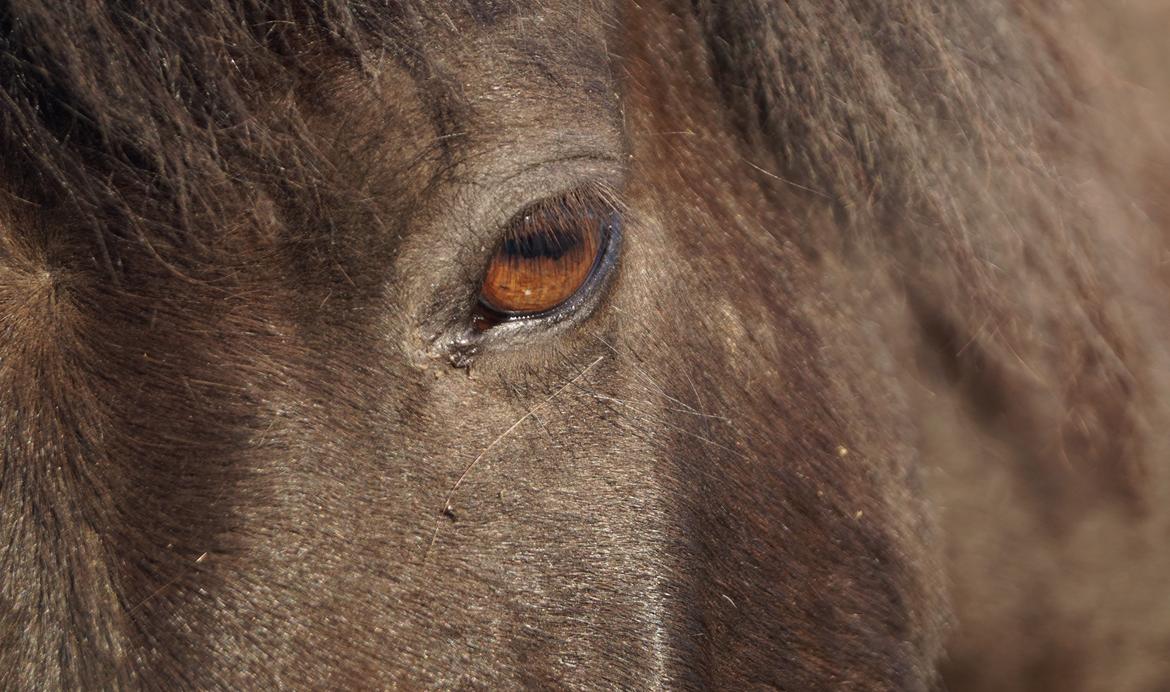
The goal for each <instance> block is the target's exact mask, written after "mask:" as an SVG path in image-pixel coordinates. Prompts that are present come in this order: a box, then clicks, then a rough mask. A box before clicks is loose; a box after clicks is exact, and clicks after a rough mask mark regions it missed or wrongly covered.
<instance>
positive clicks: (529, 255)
mask: <svg viewBox="0 0 1170 692" xmlns="http://www.w3.org/2000/svg"><path fill="white" fill-rule="evenodd" d="M582 242H583V241H582V238H581V234H580V233H579V232H576V231H569V230H565V229H563V228H551V229H547V228H542V229H538V230H534V231H532V232H529V233H525V234H524V235H521V236H513V237H511V238H508V239H506V240H505V241H504V246H503V248H502V249H503V253H504V254H505V255H507V256H509V257H518V258H523V259H529V260H530V259H538V258H541V257H547V258H549V259H554V260H556V259H560V258H561V257H562V256H564V255H566V254H568V253H569V252H572V251H573V250H574V249H576V248H578V247H580V246H581V245H582Z"/></svg>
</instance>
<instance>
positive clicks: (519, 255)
mask: <svg viewBox="0 0 1170 692" xmlns="http://www.w3.org/2000/svg"><path fill="white" fill-rule="evenodd" d="M605 233H606V227H605V223H604V221H603V219H602V218H601V216H599V215H598V214H597V213H596V212H595V211H594V210H592V209H590V208H589V206H588V205H586V204H584V203H582V200H579V199H562V200H558V201H556V202H551V203H545V204H540V205H537V206H535V207H533V208H531V209H529V210H527V211H526V212H524V214H522V215H521V216H520V217H519V218H518V219H517V220H516V221H514V222H513V224H512V227H511V228H510V229H509V230H508V233H507V235H506V236H505V238H504V241H503V242H502V243H500V245H499V247H497V248H496V252H495V254H494V255H493V256H492V259H491V263H490V264H489V265H488V269H487V273H486V274H485V276H484V279H483V287H482V289H481V291H480V301H481V302H482V303H483V305H484V306H485V307H487V308H488V309H489V310H492V311H495V312H497V313H500V314H501V315H508V316H515V315H535V314H539V313H542V312H547V311H549V310H552V309H553V308H555V307H557V306H558V305H560V304H562V303H564V302H565V301H567V300H568V299H569V298H571V297H573V294H575V293H576V292H577V291H578V290H579V289H580V288H581V286H582V285H584V283H585V282H586V281H587V280H588V279H589V275H590V274H591V273H592V272H593V268H594V266H595V265H596V264H597V261H598V258H599V256H600V255H601V253H602V250H603V245H604V242H605Z"/></svg>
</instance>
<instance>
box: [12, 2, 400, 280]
mask: <svg viewBox="0 0 1170 692" xmlns="http://www.w3.org/2000/svg"><path fill="white" fill-rule="evenodd" d="M373 12H374V10H373V9H372V8H350V7H349V6H348V3H340V2H325V3H313V4H312V7H311V8H310V7H309V6H308V5H304V4H303V3H291V2H268V1H264V0H256V1H244V2H228V1H225V0H210V1H209V2H200V3H173V2H157V3H156V2H148V3H138V2H114V3H96V4H95V3H81V4H77V3H70V4H65V5H62V4H60V3H56V2H47V1H46V2H39V1H36V0H33V1H28V2H25V1H22V0H15V1H13V2H9V3H5V4H4V5H3V7H0V132H2V133H3V139H0V152H3V156H4V160H5V162H6V164H5V171H4V172H5V173H7V174H8V175H7V180H8V181H15V188H16V189H15V190H14V194H16V195H17V196H18V197H19V198H21V199H24V200H30V201H33V202H34V203H37V204H50V205H56V206H63V207H64V208H65V209H67V210H68V211H69V212H70V213H71V214H72V216H73V217H74V219H75V223H74V224H73V225H74V226H76V227H84V228H87V230H89V231H91V232H92V233H93V234H94V239H95V240H96V241H97V244H98V246H99V247H100V249H101V254H102V259H103V261H104V262H105V264H106V265H107V267H106V268H107V270H109V271H110V272H111V273H113V274H115V276H116V275H117V274H118V273H119V272H118V271H117V270H116V267H115V265H116V264H117V263H118V262H119V249H118V248H119V245H120V244H121V243H125V242H128V241H130V242H147V243H149V244H151V246H152V248H154V249H155V250H156V251H158V252H162V253H163V254H164V255H167V256H168V257H170V258H172V259H174V258H175V257H181V256H183V255H184V254H188V253H192V252H197V251H198V250H199V249H200V248H201V247H206V245H207V244H209V243H212V242H213V238H211V237H209V234H210V233H212V232H213V231H212V230H211V229H212V227H213V225H214V221H215V220H216V219H222V218H224V215H225V213H226V212H227V211H229V210H230V209H232V208H233V207H241V206H242V207H244V208H247V207H248V206H254V205H255V203H256V201H257V198H258V197H260V196H273V195H274V196H277V197H279V196H281V195H282V194H283V195H289V196H291V195H294V194H296V195H304V193H305V191H306V190H309V191H312V190H314V189H319V188H321V187H322V185H324V184H325V181H324V180H323V178H324V176H323V175H322V173H321V170H320V167H319V166H320V164H321V162H320V161H319V160H316V159H315V157H314V155H313V153H312V152H311V151H307V150H306V149H305V147H304V143H305V142H306V137H305V131H304V119H303V113H302V106H303V103H302V102H301V101H300V100H301V99H303V98H305V90H304V89H303V88H301V87H302V85H304V84H308V83H311V81H312V80H313V79H314V78H315V77H317V73H318V71H319V70H321V69H322V66H323V63H322V62H321V61H319V60H316V58H318V57H319V56H321V55H323V54H328V55H329V56H331V57H332V58H333V59H340V60H348V61H351V62H352V63H353V64H355V65H357V66H358V67H359V69H360V66H361V62H362V54H361V50H360V47H361V42H362V39H361V38H360V36H361V35H362V32H363V26H365V27H368V26H370V25H372V24H373V23H374V22H373V14H372V13H373ZM382 12H383V13H384V14H387V15H390V10H389V9H385V10H382ZM387 18H389V19H390V20H391V26H392V20H393V18H394V17H393V15H390V16H388V17H379V20H380V25H383V26H385V25H386V21H385V20H386V19H387ZM366 35H369V32H367V33H366ZM242 181H247V183H246V184H241V182H242ZM167 248H170V250H171V251H168V250H167Z"/></svg>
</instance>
